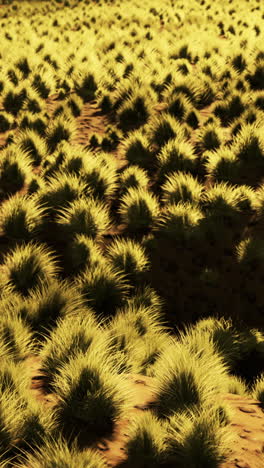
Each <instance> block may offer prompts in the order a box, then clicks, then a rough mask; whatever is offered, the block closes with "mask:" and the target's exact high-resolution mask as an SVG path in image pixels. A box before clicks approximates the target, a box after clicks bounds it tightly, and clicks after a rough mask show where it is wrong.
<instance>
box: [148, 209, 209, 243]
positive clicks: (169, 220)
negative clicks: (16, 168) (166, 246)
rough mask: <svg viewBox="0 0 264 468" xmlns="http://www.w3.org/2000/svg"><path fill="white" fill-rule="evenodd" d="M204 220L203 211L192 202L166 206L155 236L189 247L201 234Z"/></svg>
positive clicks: (155, 228) (156, 225)
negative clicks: (199, 229)
mask: <svg viewBox="0 0 264 468" xmlns="http://www.w3.org/2000/svg"><path fill="white" fill-rule="evenodd" d="M203 219H204V214H203V212H202V211H201V209H200V208H199V207H198V206H197V205H193V204H192V203H190V202H182V201H180V202H179V203H177V204H176V203H173V204H169V205H166V207H165V208H164V209H163V211H162V212H161V215H160V218H159V219H158V221H157V223H156V224H155V226H154V232H155V236H157V237H158V238H162V239H167V240H171V241H174V242H176V243H180V244H182V245H185V246H188V243H189V241H191V240H194V239H195V237H196V235H197V234H198V233H199V231H198V228H199V227H200V223H201V220H203Z"/></svg>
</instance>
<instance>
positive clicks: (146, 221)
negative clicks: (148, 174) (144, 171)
mask: <svg viewBox="0 0 264 468" xmlns="http://www.w3.org/2000/svg"><path fill="white" fill-rule="evenodd" d="M119 213H120V217H121V221H122V223H124V224H125V225H126V226H127V229H128V230H129V231H131V232H142V231H143V232H144V231H146V230H148V229H149V228H151V227H152V226H153V224H154V222H155V221H156V219H157V217H158V215H159V203H158V200H157V198H156V197H155V196H154V195H153V194H152V193H151V192H148V191H147V190H144V189H142V188H139V189H137V188H130V189H129V190H128V191H127V193H126V194H125V195H123V196H122V198H121V200H120V208H119Z"/></svg>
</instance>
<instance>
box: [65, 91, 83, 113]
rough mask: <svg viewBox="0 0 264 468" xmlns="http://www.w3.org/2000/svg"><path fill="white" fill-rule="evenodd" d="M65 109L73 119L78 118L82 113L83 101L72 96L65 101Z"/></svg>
mask: <svg viewBox="0 0 264 468" xmlns="http://www.w3.org/2000/svg"><path fill="white" fill-rule="evenodd" d="M67 107H68V108H69V109H70V111H71V113H72V115H73V116H74V117H79V116H80V115H81V112H82V107H83V101H82V99H81V98H80V97H78V96H73V97H71V98H70V99H68V100H67Z"/></svg>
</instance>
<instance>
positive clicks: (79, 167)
mask: <svg viewBox="0 0 264 468" xmlns="http://www.w3.org/2000/svg"><path fill="white" fill-rule="evenodd" d="M61 170H65V171H66V172H67V173H69V174H76V175H77V176H79V177H80V178H81V180H83V182H84V183H85V184H86V185H87V187H88V189H89V190H90V192H91V195H92V196H93V197H94V198H98V199H101V200H105V201H109V200H111V198H113V196H114V195H115V191H116V188H117V171H116V166H115V165H114V164H113V163H111V160H110V158H109V157H108V156H107V155H105V154H104V153H99V154H96V155H95V154H93V153H92V152H90V151H84V150H83V149H78V151H76V154H74V153H73V154H69V155H68V156H66V158H65V160H64V162H63V164H62V166H61Z"/></svg>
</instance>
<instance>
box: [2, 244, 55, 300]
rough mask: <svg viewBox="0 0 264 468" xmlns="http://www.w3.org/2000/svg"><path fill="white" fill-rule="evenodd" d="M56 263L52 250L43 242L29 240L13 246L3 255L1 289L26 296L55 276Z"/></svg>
mask: <svg viewBox="0 0 264 468" xmlns="http://www.w3.org/2000/svg"><path fill="white" fill-rule="evenodd" d="M57 273H58V265H57V262H56V260H55V258H54V254H53V252H52V251H51V250H50V249H49V248H47V247H46V246H45V245H44V244H37V243H35V242H30V243H29V244H25V245H21V246H17V247H15V248H14V249H13V250H12V251H11V252H9V253H7V254H6V255H5V257H4V264H3V273H2V278H1V280H0V284H1V289H2V290H4V291H5V290H7V291H14V292H17V293H19V294H21V295H22V296H25V297H26V296H28V295H29V294H30V292H32V291H34V290H35V289H36V288H38V287H40V286H41V285H44V284H45V283H46V284H47V283H48V282H49V281H52V280H53V279H54V278H56V276H57Z"/></svg>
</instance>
